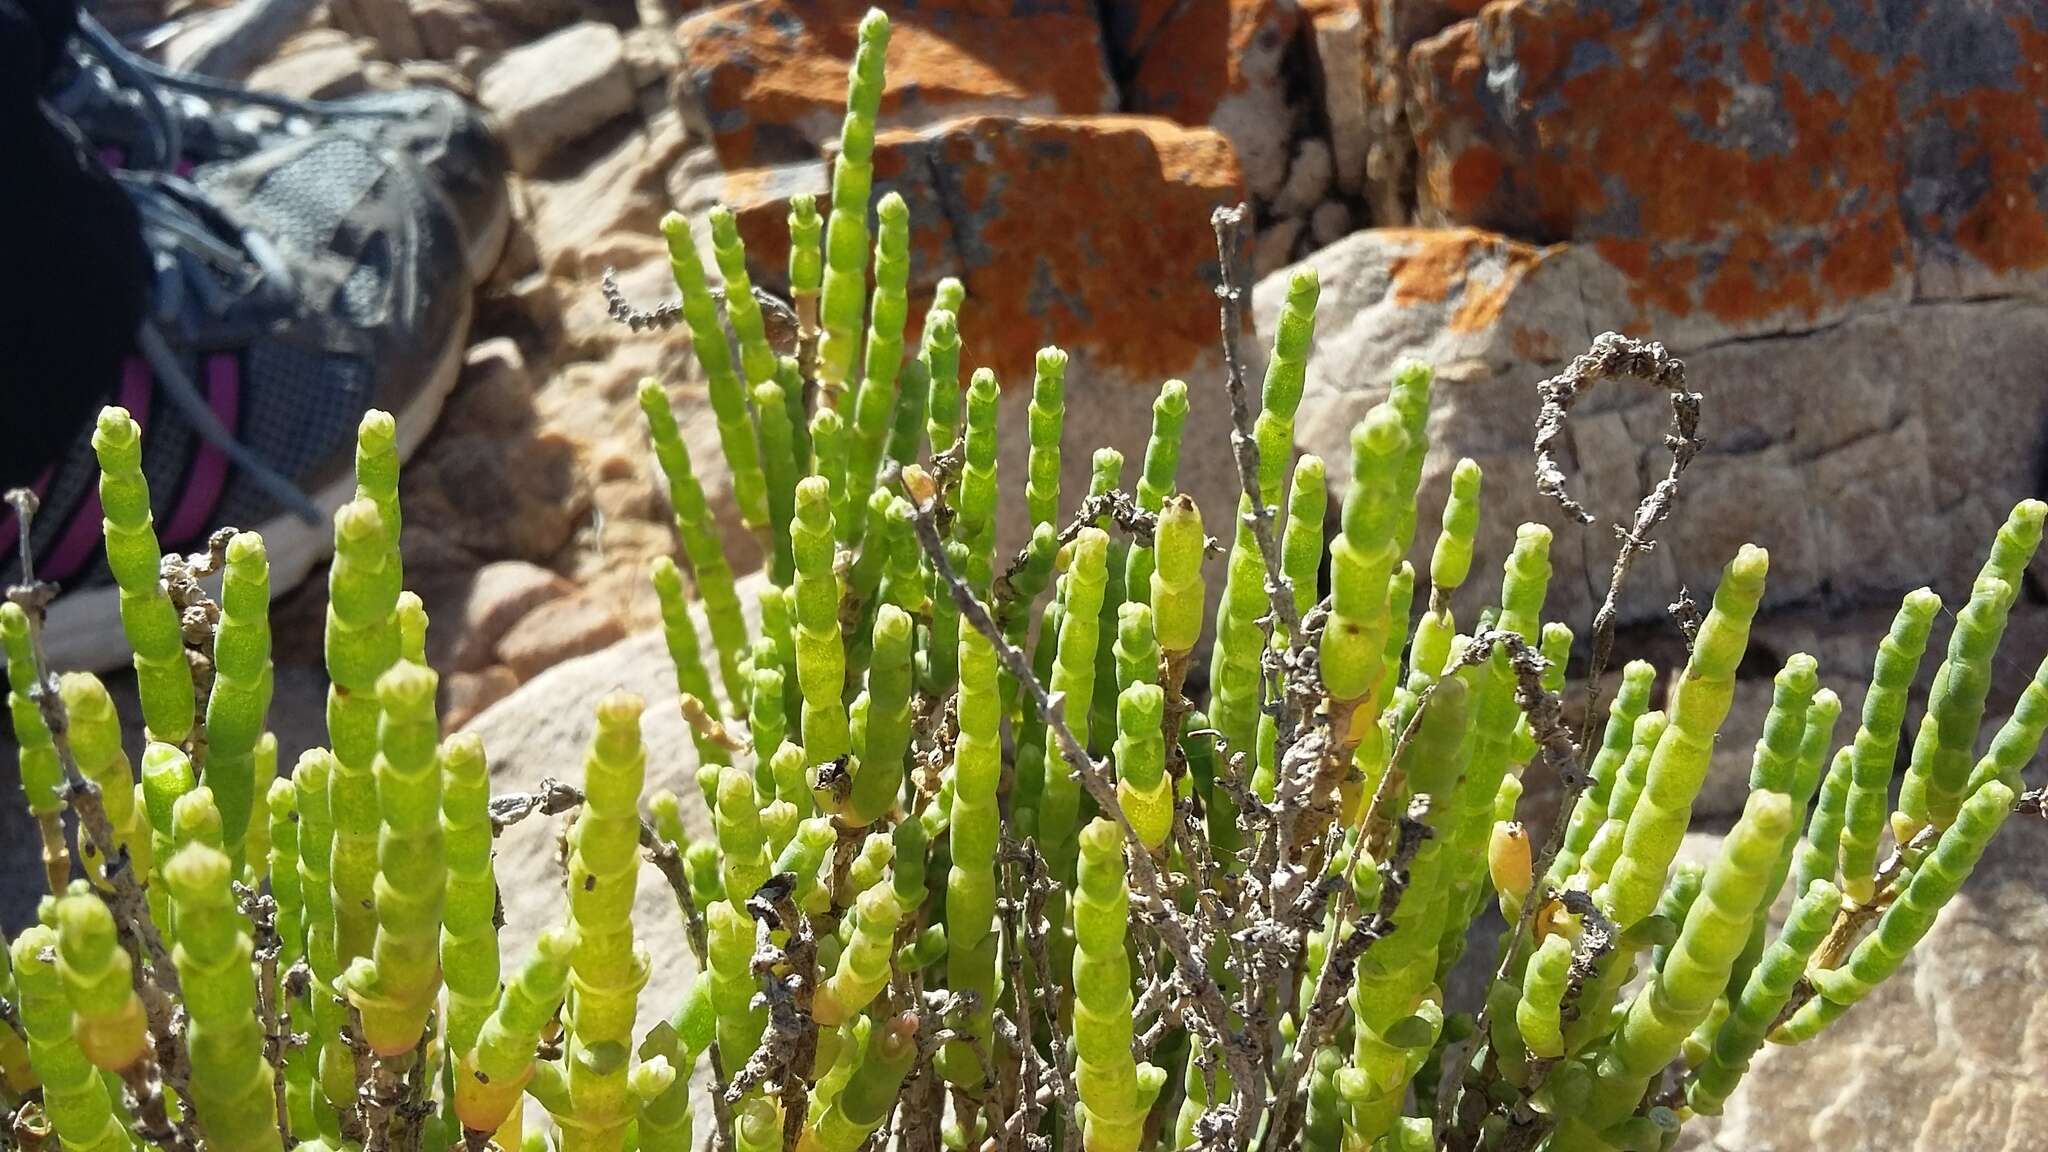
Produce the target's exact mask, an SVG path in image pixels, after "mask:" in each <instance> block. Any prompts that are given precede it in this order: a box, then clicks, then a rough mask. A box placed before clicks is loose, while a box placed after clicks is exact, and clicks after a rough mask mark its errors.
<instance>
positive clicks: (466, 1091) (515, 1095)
mask: <svg viewBox="0 0 2048 1152" xmlns="http://www.w3.org/2000/svg"><path fill="white" fill-rule="evenodd" d="M574 949H575V942H574V937H573V936H572V934H571V933H570V932H569V931H568V930H567V929H563V928H551V929H549V930H548V931H546V932H543V933H541V935H540V939H539V940H537V941H535V942H534V948H533V954H532V955H530V956H528V957H527V958H526V963H525V964H524V965H522V966H521V967H520V969H519V974H518V975H517V976H515V977H514V978H513V979H512V982H511V983H509V984H507V985H505V994H504V995H503V996H501V997H499V999H498V1006H497V1007H496V1008H493V1009H492V1010H491V1014H490V1016H489V1018H487V1019H486V1020H485V1021H484V1023H483V1026H482V1027H481V1028H479V1029H478V1030H477V1036H476V1040H475V1042H474V1043H473V1044H472V1045H471V1046H470V1047H469V1048H467V1049H465V1050H464V1051H463V1053H462V1057H461V1065H460V1067H459V1069H458V1070H457V1072H456V1074H455V1113H456V1115H457V1116H458V1117H460V1118H461V1120H462V1126H463V1127H464V1128H468V1129H470V1130H472V1131H482V1132H495V1131H497V1130H498V1128H499V1126H501V1125H503V1124H504V1123H505V1120H506V1118H507V1117H508V1116H510V1115H511V1114H512V1110H513V1109H514V1108H516V1107H517V1106H518V1104H519V1097H520V1094H521V1091H522V1090H523V1089H524V1088H525V1087H526V1082H527V1081H528V1080H529V1079H531V1078H532V1076H533V1056H534V1046H535V1045H536V1044H537V1043H539V1041H540V1034H541V1030H542V1029H544V1028H546V1027H547V1025H548V1023H549V1022H550V1021H552V1020H553V1019H554V1018H555V1011H556V1009H558V1008H559V1007H561V1004H562V994H563V992H564V991H565V990H566V989H567V987H568V983H569V957H570V954H571V953H572V952H573V951H574Z"/></svg>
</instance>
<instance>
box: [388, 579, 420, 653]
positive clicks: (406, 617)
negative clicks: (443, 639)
mask: <svg viewBox="0 0 2048 1152" xmlns="http://www.w3.org/2000/svg"><path fill="white" fill-rule="evenodd" d="M393 611H395V612H396V613H397V614H398V658H399V659H400V660H410V661H412V662H413V663H415V664H425V663H426V662H427V623H428V621H427V605H426V601H424V600H421V599H420V594H419V593H417V592H414V591H411V590H407V591H404V592H400V593H399V594H398V605H397V607H396V608H395V609H393Z"/></svg>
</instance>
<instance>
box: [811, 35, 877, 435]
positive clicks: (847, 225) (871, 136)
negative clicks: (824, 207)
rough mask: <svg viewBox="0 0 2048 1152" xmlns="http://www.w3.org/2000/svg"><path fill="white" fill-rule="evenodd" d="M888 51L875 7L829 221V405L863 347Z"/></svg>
mask: <svg viewBox="0 0 2048 1152" xmlns="http://www.w3.org/2000/svg"><path fill="white" fill-rule="evenodd" d="M888 49H889V18H888V17H887V16H884V15H883V14H882V13H881V12H880V11H878V10H873V9H870V10H869V12H868V14H867V15H866V16H864V17H862V19H861V22H860V39H859V43H858V45H857V46H856V47H855V48H854V53H853V67H852V68H851V69H849V70H848V72H847V77H846V119H845V121H844V122H843V123H842V125H841V126H840V130H839V156H838V158H837V159H835V160H834V161H833V163H832V213H831V215H830V216H829V217H827V219H826V221H825V271H824V281H823V288H822V292H823V295H822V299H821V301H820V311H821V313H822V315H821V317H820V320H821V323H822V325H823V328H824V332H823V336H822V338H821V339H820V341H819V344H818V383H819V384H820V385H822V386H823V388H824V393H825V395H824V399H825V402H826V403H828V404H837V403H838V395H839V393H840V392H841V391H842V390H843V389H845V388H846V386H847V385H848V384H849V383H850V382H851V381H852V379H853V366H854V357H855V356H856V355H857V354H858V352H859V350H860V320H861V307H862V305H863V304H865V303H866V299H865V297H866V295H867V291H866V288H867V278H866V276H865V265H866V264H867V259H868V196H869V194H870V192H871V191H872V190H873V188H874V180H875V164H874V153H875V117H876V114H877V113H878V112H879V111H880V109H881V104H882V57H883V55H884V54H885V53H886V52H887V51H888Z"/></svg>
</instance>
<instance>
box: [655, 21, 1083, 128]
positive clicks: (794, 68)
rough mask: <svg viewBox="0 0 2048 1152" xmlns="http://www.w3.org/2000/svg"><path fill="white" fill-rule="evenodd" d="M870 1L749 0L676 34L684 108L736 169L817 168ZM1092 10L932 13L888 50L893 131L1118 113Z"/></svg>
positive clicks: (900, 28)
mask: <svg viewBox="0 0 2048 1152" xmlns="http://www.w3.org/2000/svg"><path fill="white" fill-rule="evenodd" d="M869 7H870V0H741V2H739V3H735V4H726V5H723V6H720V7H717V8H711V9H707V10H705V11H703V12H699V13H697V14H696V15H694V16H692V17H690V18H689V19H688V20H685V21H683V22H682V23H681V24H680V25H679V26H678V27H677V29H676V37H677V40H678V42H679V43H680V44H681V46H682V53H683V66H682V71H681V76H680V78H679V80H678V82H677V91H678V95H679V97H680V98H681V99H682V100H683V101H684V103H685V105H686V106H692V107H694V109H695V110H696V111H698V112H699V113H700V114H701V116H702V118H703V119H704V120H705V121H706V122H707V126H708V127H709V129H710V132H711V138H712V144H713V147H715V148H716V149H717V151H718V156H719V160H720V162H721V163H723V164H724V165H725V166H726V167H727V168H741V167H747V166H751V165H758V164H774V163H788V162H792V161H798V160H804V159H811V158H815V157H816V155H817V154H818V149H819V147H820V146H821V145H823V144H824V143H825V142H826V141H828V140H830V139H832V138H833V137H834V136H835V134H836V132H837V129H838V125H839V121H840V116H841V114H842V113H843V111H844V109H845V105H846V74H847V69H848V68H849V67H850V66H851V62H852V59H853V50H854V45H855V41H856V37H855V29H856V28H857V27H858V26H859V23H860V18H861V16H862V15H863V14H864V13H865V12H866V11H867V10H868V8H869ZM1103 59H1104V56H1103V49H1102V36H1101V30H1100V29H1099V27H1098V26H1097V24H1096V21H1095V14H1094V6H1093V5H1092V4H1090V3H1087V2H1086V0H925V2H923V3H920V4H918V5H917V8H916V10H915V11H914V12H909V13H900V14H898V19H897V20H896V21H895V23H894V25H893V28H892V31H891V36H890V41H889V67H888V75H887V80H886V83H885V86H884V88H883V91H882V112H881V115H882V121H883V123H884V125H888V124H892V123H894V124H902V125H921V124H927V123H931V122H934V121H936V120H939V119H943V118H945V117H946V116H949V115H960V114H969V113H979V112H990V111H997V110H1007V111H1019V112H1034V113H1081V114H1086V113H1095V112H1103V111H1107V110H1109V109H1111V108H1113V107H1115V106H1116V93H1115V90H1114V87H1113V86H1112V84H1111V83H1110V79H1109V75H1108V72H1107V71H1106V70H1105V68H1104V66H1103Z"/></svg>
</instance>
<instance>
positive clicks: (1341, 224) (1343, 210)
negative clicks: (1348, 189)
mask: <svg viewBox="0 0 2048 1152" xmlns="http://www.w3.org/2000/svg"><path fill="white" fill-rule="evenodd" d="M1308 232H1309V236H1310V238H1312V239H1313V240H1314V241H1315V244H1316V247H1318V248H1327V247H1329V246H1330V245H1332V244H1335V243H1336V242H1337V241H1339V240H1342V239H1343V238H1344V237H1346V236H1349V235H1350V234H1351V206H1350V205H1348V204H1346V203H1344V202H1343V201H1342V200H1325V201H1323V202H1322V203H1321V204H1318V205H1316V210H1315V211H1314V212H1312V213H1310V214H1309V218H1308Z"/></svg>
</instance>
